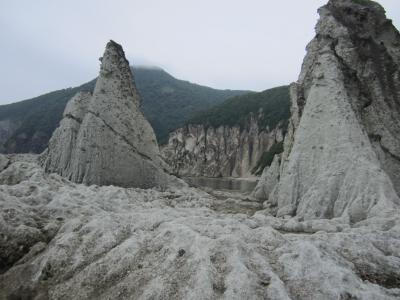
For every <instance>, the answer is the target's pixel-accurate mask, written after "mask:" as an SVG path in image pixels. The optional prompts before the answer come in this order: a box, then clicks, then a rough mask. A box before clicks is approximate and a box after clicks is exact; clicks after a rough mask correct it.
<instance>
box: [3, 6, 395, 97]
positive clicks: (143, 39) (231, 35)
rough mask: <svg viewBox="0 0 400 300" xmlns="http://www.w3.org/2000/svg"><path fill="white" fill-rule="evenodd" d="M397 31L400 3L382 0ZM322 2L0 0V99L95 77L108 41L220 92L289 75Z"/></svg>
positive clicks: (278, 81)
mask: <svg viewBox="0 0 400 300" xmlns="http://www.w3.org/2000/svg"><path fill="white" fill-rule="evenodd" d="M379 2H380V3H381V4H382V5H383V6H384V7H385V8H386V11H387V15H388V17H389V18H391V19H393V21H394V24H395V26H396V27H397V28H400V1H399V0H380V1H379ZM325 3H326V0H301V1H300V0H298V1H297V0H296V1H294V0H280V1H276V0H240V1H239V0H201V1H199V0H112V1H111V0H64V1H61V0H59V1H55V0H0V38H1V42H0V57H2V64H1V69H0V83H1V85H0V104H5V103H10V102H15V101H18V100H22V99H26V98H31V97H33V96H38V95H40V94H43V93H46V92H49V91H53V90H56V89H61V88H66V87H72V86H76V85H80V84H82V83H84V82H86V81H89V80H90V79H93V78H94V77H96V76H97V73H98V69H99V61H98V58H99V57H100V56H101V55H102V53H103V50H104V47H105V44H106V43H107V41H108V40H109V39H113V40H115V41H116V42H118V43H120V44H122V46H123V47H124V49H125V53H126V55H127V57H128V59H129V61H130V62H131V64H132V63H133V64H139V65H143V64H146V65H156V66H160V67H162V68H164V69H165V70H166V71H167V72H169V73H171V74H172V75H173V76H175V77H177V78H179V79H185V80H189V81H191V82H195V83H198V84H202V85H207V86H211V87H215V88H221V89H248V90H258V91H260V90H264V89H267V88H270V87H274V86H277V85H283V84H288V83H290V82H291V81H294V80H296V79H297V76H298V73H299V71H300V67H301V62H302V59H303V57H304V54H305V46H306V44H307V43H308V42H309V41H310V40H311V38H312V37H313V35H314V25H315V23H316V21H317V18H318V15H317V8H318V7H319V6H321V5H323V4H325Z"/></svg>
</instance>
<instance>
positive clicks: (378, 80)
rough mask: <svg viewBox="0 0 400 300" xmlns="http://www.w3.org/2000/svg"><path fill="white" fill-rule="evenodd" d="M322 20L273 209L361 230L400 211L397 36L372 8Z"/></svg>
mask: <svg viewBox="0 0 400 300" xmlns="http://www.w3.org/2000/svg"><path fill="white" fill-rule="evenodd" d="M319 13H320V15H321V18H320V20H319V22H318V24H317V27H316V32H317V36H316V37H315V38H314V39H313V40H312V41H311V43H310V44H309V45H308V47H307V55H306V58H305V59H304V63H303V67H302V71H301V74H300V76H299V80H298V82H297V83H296V84H293V85H292V87H291V99H292V118H291V122H290V125H289V130H288V135H287V136H286V140H285V151H284V153H283V158H282V166H281V176H280V182H279V184H278V185H277V187H276V189H275V190H274V191H273V193H272V194H271V195H270V197H269V201H271V202H274V203H277V204H278V211H277V215H278V216H285V215H296V216H298V217H300V218H305V219H315V218H334V217H344V218H348V219H350V221H352V222H358V221H360V220H363V219H365V218H367V217H371V216H375V215H379V214H385V213H387V212H389V211H391V210H392V209H394V208H396V207H398V205H399V204H400V200H399V197H398V195H397V193H396V189H397V191H399V172H400V160H399V158H400V156H399V153H400V98H399V95H400V85H399V80H398V78H399V74H400V69H399V66H400V54H399V53H400V52H399V50H400V48H399V45H400V44H399V43H400V36H399V34H398V32H397V30H396V29H395V28H394V27H393V26H392V25H391V24H390V22H389V21H388V20H387V19H386V18H385V15H384V11H383V9H382V8H381V6H380V5H379V4H376V3H374V2H371V1H368V2H366V3H365V4H359V3H358V2H356V1H351V0H332V1H330V2H329V3H328V4H327V5H326V6H324V7H322V8H321V9H320V10H319ZM396 45H397V46H396Z"/></svg>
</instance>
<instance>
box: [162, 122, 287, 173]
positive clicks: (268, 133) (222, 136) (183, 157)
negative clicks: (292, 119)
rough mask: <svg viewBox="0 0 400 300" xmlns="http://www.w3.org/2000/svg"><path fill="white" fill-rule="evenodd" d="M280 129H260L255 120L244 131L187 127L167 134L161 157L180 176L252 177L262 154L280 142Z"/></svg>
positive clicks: (198, 126)
mask: <svg viewBox="0 0 400 300" xmlns="http://www.w3.org/2000/svg"><path fill="white" fill-rule="evenodd" d="M280 127H281V124H278V126H276V128H272V129H269V128H260V127H259V126H258V123H257V119H256V118H255V117H254V116H251V117H250V119H249V122H248V124H247V126H246V128H240V126H234V127H230V126H220V127H218V128H212V127H207V126H205V125H188V126H186V127H183V128H179V129H177V130H176V131H174V132H172V133H171V134H170V137H169V141H168V144H167V145H166V146H164V147H163V148H162V156H163V157H164V158H165V161H166V162H167V163H168V164H169V165H170V166H171V168H172V171H173V172H174V173H175V174H178V175H181V176H206V177H221V176H222V177H252V176H254V175H253V174H252V171H253V169H254V168H255V167H256V166H257V163H258V161H259V159H260V158H261V156H262V155H263V153H264V152H267V151H268V150H269V149H270V148H271V146H272V145H274V144H275V143H278V142H281V141H283V135H282V128H280Z"/></svg>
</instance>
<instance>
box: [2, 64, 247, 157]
mask: <svg viewBox="0 0 400 300" xmlns="http://www.w3.org/2000/svg"><path fill="white" fill-rule="evenodd" d="M134 73H135V78H134V80H135V81H136V85H137V89H138V92H139V94H140V95H141V97H142V110H143V112H144V114H145V116H146V118H147V119H148V120H149V122H150V124H151V125H152V127H153V128H154V131H155V133H156V136H157V139H158V141H159V143H161V144H162V143H165V142H166V141H167V138H168V133H169V132H170V131H172V130H174V129H176V128H178V127H180V126H182V125H183V124H184V123H185V122H186V121H187V120H188V119H189V118H191V117H192V116H193V115H194V114H195V113H197V112H199V111H201V110H204V109H206V108H209V107H211V106H213V105H215V104H218V103H221V102H222V101H224V100H225V99H227V98H229V97H232V96H236V95H240V94H244V93H246V92H247V91H234V90H217V89H213V88H209V87H205V86H201V85H197V84H194V83H191V82H188V81H184V80H179V79H176V78H174V77H173V76H172V75H170V74H168V73H167V72H166V71H164V70H163V69H161V68H158V67H152V66H150V67H143V66H138V67H136V66H135V67H134ZM94 85H95V79H94V80H91V81H89V82H87V83H84V84H82V85H80V86H78V87H74V88H67V89H63V90H58V91H53V92H50V93H47V94H44V95H41V96H38V97H35V98H32V99H28V100H24V101H20V102H16V103H12V104H7V105H2V106H0V151H1V152H6V153H26V152H33V153H40V152H42V151H43V150H44V149H45V148H46V146H47V143H48V140H49V139H50V137H51V134H52V133H53V131H54V130H55V128H57V126H58V124H59V122H60V120H61V117H62V113H63V111H64V108H65V105H66V103H67V102H68V100H70V99H71V98H72V97H73V96H74V95H75V94H76V93H77V92H79V91H89V92H92V91H93V88H94Z"/></svg>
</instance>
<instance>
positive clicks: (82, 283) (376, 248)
mask: <svg viewBox="0 0 400 300" xmlns="http://www.w3.org/2000/svg"><path fill="white" fill-rule="evenodd" d="M220 201H223V200H219V199H216V198H213V197H211V196H210V195H208V194H206V193H204V192H201V191H199V190H194V189H189V188H181V189H178V190H177V189H168V190H165V191H157V190H154V189H147V190H142V189H127V188H121V187H115V186H95V185H93V186H86V185H83V184H75V183H72V182H70V181H68V180H66V179H65V178H63V177H61V176H59V175H57V174H54V173H53V174H48V173H45V172H44V171H43V169H42V168H40V167H39V166H38V165H37V164H36V163H35V162H34V161H33V160H32V159H30V160H27V159H26V158H25V157H24V158H23V159H22V158H21V159H18V158H14V159H12V164H11V165H9V166H8V167H7V168H6V169H5V170H3V171H2V172H0V233H1V234H0V299H191V300H192V299H276V300H281V299H300V300H309V299H321V300H330V299H332V300H337V299H363V300H365V299H367V300H368V299H370V300H375V299H390V300H395V299H399V297H400V288H399V287H400V217H399V212H398V211H397V212H393V213H392V214H390V215H386V216H385V217H384V218H378V217H375V218H369V219H367V220H366V221H364V222H360V223H357V224H354V225H350V224H346V223H344V222H338V221H337V220H311V221H304V222H299V221H298V220H295V219H289V220H284V219H281V218H275V217H272V216H268V215H266V214H264V213H262V212H261V213H256V214H255V215H254V216H252V217H248V216H247V215H245V214H242V213H240V209H238V211H236V212H234V211H232V208H231V206H230V205H224V204H223V203H219V202H220ZM228 202H229V201H227V204H228ZM216 205H217V206H220V207H226V208H227V211H230V212H229V213H228V212H227V211H224V210H222V209H219V210H218V211H215V210H213V209H212V207H214V206H216Z"/></svg>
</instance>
